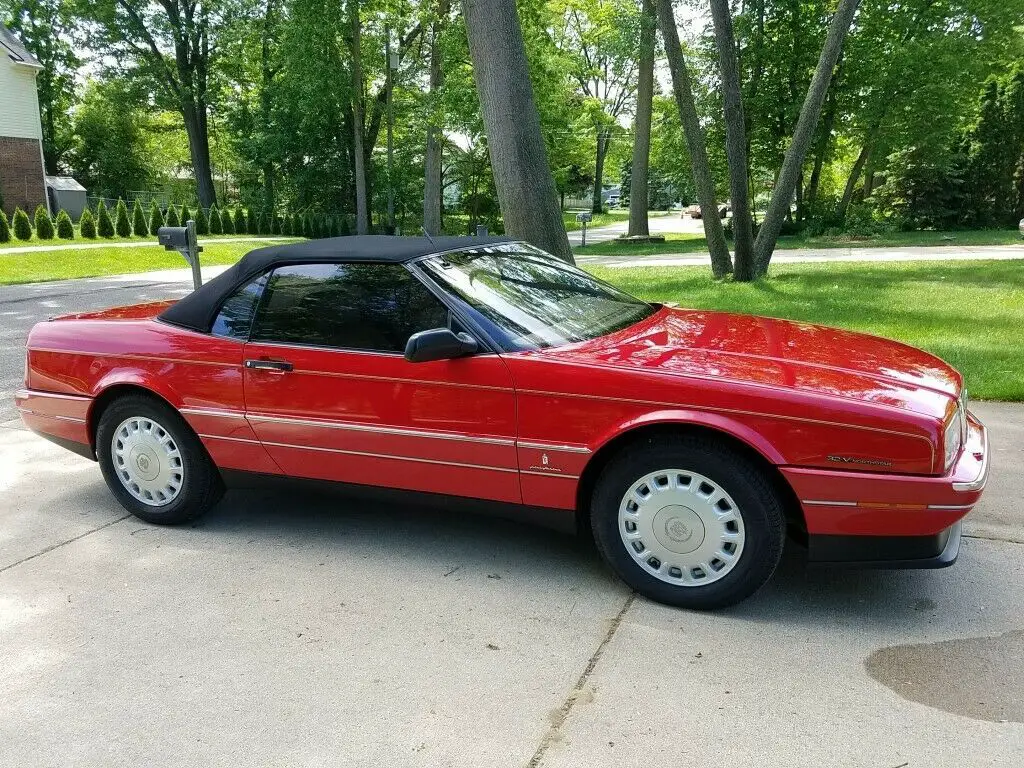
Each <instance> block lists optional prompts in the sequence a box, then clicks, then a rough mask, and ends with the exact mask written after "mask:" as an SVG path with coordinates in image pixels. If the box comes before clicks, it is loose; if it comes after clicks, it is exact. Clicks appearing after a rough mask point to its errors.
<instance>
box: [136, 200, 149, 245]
mask: <svg viewBox="0 0 1024 768" xmlns="http://www.w3.org/2000/svg"><path fill="white" fill-rule="evenodd" d="M132 234H133V235H135V236H136V237H145V236H146V235H148V234H149V223H148V222H147V221H146V213H145V211H143V210H142V203H140V202H139V201H138V199H136V200H135V202H134V203H132Z"/></svg>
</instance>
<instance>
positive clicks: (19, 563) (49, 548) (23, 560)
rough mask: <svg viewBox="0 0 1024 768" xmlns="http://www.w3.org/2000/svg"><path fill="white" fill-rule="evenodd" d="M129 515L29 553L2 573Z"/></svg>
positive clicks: (89, 534) (5, 568) (100, 529)
mask: <svg viewBox="0 0 1024 768" xmlns="http://www.w3.org/2000/svg"><path fill="white" fill-rule="evenodd" d="M129 517H131V515H130V514H128V515H124V516H123V517H119V518H117V520H111V521H110V522H109V523H104V524H103V525H101V526H98V527H96V528H93V529H92V530H91V531H86V532H85V533H82V534H79V535H78V536H75V537H73V538H70V539H65V540H64V541H61V542H58V543H57V544H52V545H50V546H49V547H47V548H46V549H44V550H41V551H39V552H36V553H35V554H34V555H29V556H28V557H23V558H21V560H18V561H17V562H14V563H11V564H10V565H5V566H4V567H2V568H0V573H3V572H4V571H9V570H11V568H14V567H15V566H18V565H21V564H22V563H27V562H28V561H29V560H35V559H36V558H37V557H40V556H42V555H45V554H46V553H47V552H53V550H55V549H60V548H61V547H63V546H64V545H65V544H70V543H71V542H73V541H78V540H79V539H84V538H85V537H86V536H91V535H92V534H94V533H96V531H102V530H103V529H104V528H109V527H110V526H112V525H115V524H117V523H120V522H121V521H122V520H127V519H128V518H129Z"/></svg>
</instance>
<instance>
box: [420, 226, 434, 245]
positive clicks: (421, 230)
mask: <svg viewBox="0 0 1024 768" xmlns="http://www.w3.org/2000/svg"><path fill="white" fill-rule="evenodd" d="M420 232H422V233H423V236H424V237H425V238H427V240H429V241H430V244H431V245H432V246H434V247H435V248H436V247H437V243H435V242H434V238H432V237H431V236H430V233H429V232H427V228H426V227H420Z"/></svg>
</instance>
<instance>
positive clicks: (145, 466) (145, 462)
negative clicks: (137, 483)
mask: <svg viewBox="0 0 1024 768" xmlns="http://www.w3.org/2000/svg"><path fill="white" fill-rule="evenodd" d="M135 463H136V464H138V465H139V469H141V470H142V471H143V472H146V471H148V470H149V458H148V457H147V456H146V455H145V454H142V455H141V456H139V458H138V459H137V460H136V462H135Z"/></svg>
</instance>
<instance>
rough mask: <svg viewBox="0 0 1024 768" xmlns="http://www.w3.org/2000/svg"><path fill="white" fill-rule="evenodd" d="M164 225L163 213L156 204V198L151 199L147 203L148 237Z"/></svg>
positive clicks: (155, 233)
mask: <svg viewBox="0 0 1024 768" xmlns="http://www.w3.org/2000/svg"><path fill="white" fill-rule="evenodd" d="M163 225H164V215H163V213H162V212H161V211H160V206H159V205H157V204H156V200H155V199H154V200H152V201H151V202H150V204H149V235H150V237H156V235H157V231H158V230H159V229H160V227H162V226H163Z"/></svg>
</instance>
